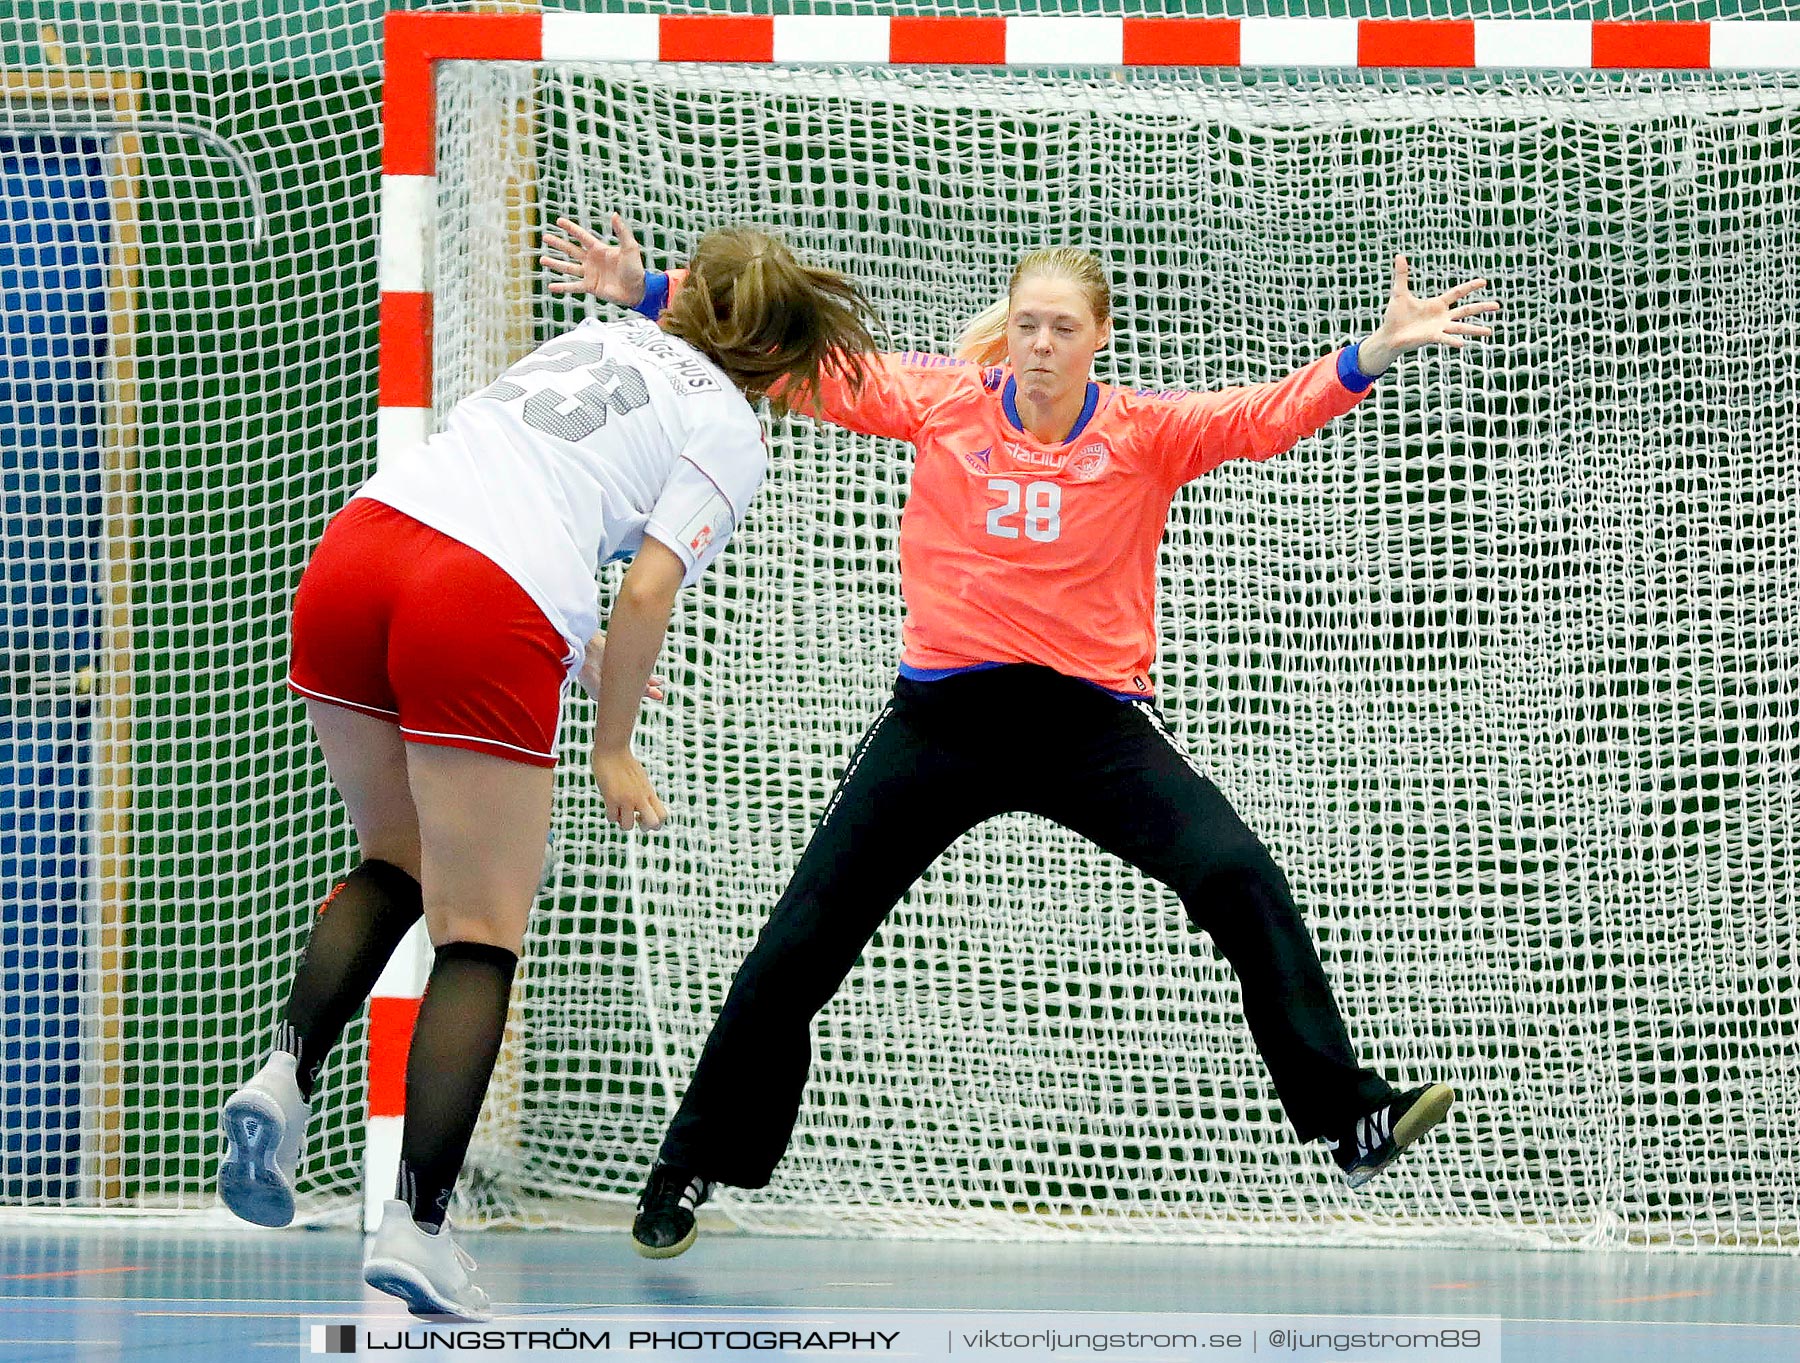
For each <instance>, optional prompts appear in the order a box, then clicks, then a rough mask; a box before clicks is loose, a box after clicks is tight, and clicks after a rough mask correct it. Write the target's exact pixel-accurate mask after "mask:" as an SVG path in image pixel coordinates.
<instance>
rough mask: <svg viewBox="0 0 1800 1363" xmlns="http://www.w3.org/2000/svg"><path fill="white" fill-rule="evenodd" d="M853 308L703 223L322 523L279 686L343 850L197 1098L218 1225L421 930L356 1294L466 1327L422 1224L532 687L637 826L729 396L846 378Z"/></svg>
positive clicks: (484, 946)
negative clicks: (220, 1113)
mask: <svg viewBox="0 0 1800 1363" xmlns="http://www.w3.org/2000/svg"><path fill="white" fill-rule="evenodd" d="M613 223H614V230H615V231H616V232H618V233H619V235H620V239H621V242H622V244H626V245H629V246H630V247H631V249H629V250H624V251H620V252H618V253H616V254H615V255H613V256H612V257H610V258H609V259H607V261H606V263H605V264H604V266H603V267H602V266H600V265H596V266H595V268H604V269H607V270H625V271H631V270H635V271H636V274H637V290H638V291H639V292H641V291H642V288H643V283H642V276H643V268H642V263H641V257H640V255H639V253H638V252H637V250H636V246H635V243H633V242H631V240H630V234H629V232H628V230H627V229H626V228H625V226H624V224H623V222H622V221H620V220H619V219H618V218H617V217H615V218H614V219H613ZM563 226H564V228H565V230H567V231H569V232H570V233H571V235H572V236H575V237H576V238H577V240H579V241H580V242H581V243H582V244H583V246H584V247H585V246H588V245H592V244H595V243H596V241H597V239H596V238H593V237H592V236H591V235H590V234H588V233H586V232H585V231H584V230H582V229H580V228H578V227H576V226H575V225H574V224H573V223H569V222H568V221H567V220H563ZM546 240H547V241H548V242H549V244H550V245H551V246H552V247H553V248H555V249H558V250H561V251H563V252H565V253H566V254H567V255H568V256H570V257H582V258H591V259H594V260H596V261H599V260H600V259H601V257H600V255H599V253H596V252H593V251H589V250H583V249H578V248H577V247H576V246H575V244H574V243H572V242H570V241H568V240H566V239H564V238H561V237H558V236H555V235H550V236H548V237H547V238H546ZM546 263H547V264H550V265H552V267H553V268H558V269H561V270H562V271H563V272H564V273H578V272H579V271H578V270H577V269H576V268H575V267H574V266H572V265H570V263H569V262H568V261H567V260H559V259H554V258H551V257H546ZM696 281H698V284H699V287H698V288H696ZM600 282H601V281H599V280H586V281H583V282H582V283H580V284H576V283H564V282H560V281H559V282H557V283H555V284H552V286H551V288H552V290H553V291H555V292H576V291H591V289H592V287H593V286H595V285H597V284H599V283H600ZM612 282H613V283H614V284H615V285H616V284H617V283H618V281H612ZM627 282H629V281H627ZM869 316H870V309H869V306H868V303H867V301H866V300H865V299H864V298H863V296H862V294H861V293H860V292H859V291H858V290H857V289H856V287H855V286H854V285H852V284H850V283H849V282H848V281H847V280H845V279H844V278H843V277H842V276H840V275H838V274H836V273H834V272H832V271H829V270H822V269H818V268H815V267H810V266H807V265H804V264H802V263H801V262H800V261H798V260H796V259H795V258H794V256H793V255H792V253H791V252H789V251H788V249H787V248H786V247H785V246H784V245H783V244H782V243H780V242H779V241H777V240H775V239H774V238H772V237H770V236H767V235H766V234H764V233H761V232H757V231H753V230H750V229H743V228H731V229H723V230H720V231H715V232H710V233H708V234H707V235H706V236H704V237H703V238H701V240H700V243H699V245H698V247H697V248H696V250H695V253H694V258H693V264H692V273H691V274H690V276H689V282H688V286H687V289H686V290H685V291H684V293H683V295H682V297H681V298H680V299H679V300H677V303H676V305H675V306H673V307H671V308H670V309H669V310H668V312H667V313H665V314H664V316H663V318H662V320H661V322H660V324H652V323H649V322H646V321H644V320H642V319H641V318H635V317H634V318H630V319H628V320H624V321H616V322H602V321H598V320H590V321H587V322H583V323H582V324H581V325H579V326H577V327H576V328H574V330H572V331H570V332H568V333H566V334H565V335H563V336H560V337H558V338H556V339H555V340H552V341H550V342H548V343H547V344H545V345H543V346H541V347H540V348H539V349H538V350H537V351H535V352H534V353H533V354H531V355H530V356H528V357H527V358H525V359H524V360H522V361H520V362H519V363H518V364H516V365H514V366H513V367H512V368H511V369H509V370H507V371H506V373H504V374H503V375H501V376H500V377H499V378H498V379H497V380H496V381H495V382H494V383H492V384H490V385H489V386H488V387H486V388H484V389H482V390H481V391H480V392H478V393H475V394H473V395H472V396H470V397H468V398H465V399H464V400H463V401H462V402H460V403H458V404H457V406H456V407H455V409H454V410H453V411H452V412H451V414H450V417H449V419H448V420H447V421H446V423H445V426H444V429H443V431H441V432H440V433H438V434H437V435H434V436H433V437H432V438H431V439H430V440H428V441H426V442H425V443H424V444H423V445H420V446H418V447H417V448H414V449H411V450H408V451H406V452H404V453H403V454H401V455H399V456H398V457H397V458H395V459H394V460H393V462H392V463H391V464H390V465H389V466H387V467H384V468H383V469H382V470H381V471H380V472H379V473H377V474H376V475H375V477H373V478H372V479H370V480H369V481H368V482H367V483H366V484H365V485H364V486H363V487H362V489H361V490H360V491H359V492H358V493H357V494H356V496H355V497H354V498H353V499H352V500H351V502H350V504H349V505H348V506H347V507H345V508H344V509H343V510H342V511H341V512H340V513H339V514H338V515H337V516H336V517H335V518H334V519H333V520H332V523H331V525H330V526H329V528H328V529H327V530H326V532H325V537H324V539H323V540H322V541H321V543H320V545H319V547H318V549H317V551H316V552H315V553H314V555H313V558H312V560H311V562H309V563H308V565H307V569H306V573H305V575H304V577H303V578H302V580H301V583H300V587H299V590H298V592H297V593H296V595H295V599H294V618H293V655H292V664H291V668H290V674H289V685H290V686H291V687H292V689H293V690H294V691H295V692H297V693H298V694H300V695H301V696H303V697H304V698H305V700H306V707H307V713H308V715H309V717H310V719H311V721H312V724H313V727H314V730H315V732H316V733H317V735H318V738H319V743H320V747H321V748H322V749H323V751H324V756H325V762H326V765H327V767H328V768H329V770H330V772H331V777H332V781H333V782H334V783H335V785H336V786H337V788H338V790H339V792H340V794H341V795H342V796H343V799H344V803H345V806H346V807H347V809H348V811H349V815H350V819H351V822H352V824H353V825H354V826H355V829H356V836H357V843H358V846H359V850H360V852H361V857H362V860H361V862H360V864H359V865H358V866H357V867H356V868H355V869H354V870H353V871H352V872H351V873H350V875H349V876H348V877H346V879H345V880H344V882H343V883H342V884H341V885H339V886H338V887H337V889H336V890H334V891H333V892H332V895H331V897H330V898H329V899H327V900H326V903H325V906H324V908H322V909H321V910H320V912H319V915H318V917H317V918H316V919H315V920H314V923H313V929H312V934H311V937H310V939H309V941H308V943H307V947H306V952H305V955H304V956H303V957H302V959H301V961H300V964H299V967H298V969H297V971H296V973H295V976H294V980H293V986H292V991H291V993H290V996H289V999H288V1005H287V1009H286V1012H285V1014H284V1018H283V1024H282V1031H281V1036H280V1038H279V1040H278V1042H277V1044H276V1047H275V1050H274V1053H273V1055H272V1056H271V1057H270V1058H269V1060H268V1061H267V1062H266V1063H265V1064H264V1065H263V1066H262V1068H261V1069H260V1070H258V1071H257V1073H256V1074H255V1075H254V1076H253V1077H252V1078H251V1079H250V1081H249V1082H248V1083H247V1084H245V1085H244V1087H243V1088H241V1089H239V1090H238V1091H237V1092H236V1093H235V1094H233V1095H232V1096H231V1098H230V1099H229V1100H227V1102H226V1105H225V1111H224V1127H225V1134H226V1151H225V1156H224V1159H223V1162H222V1163H221V1165H220V1170H219V1190H220V1194H221V1196H222V1197H223V1199H224V1201H225V1203H226V1205H227V1206H229V1207H230V1208H231V1209H232V1210H233V1211H234V1212H236V1213H237V1214H238V1215H239V1216H241V1217H243V1218H244V1219H246V1220H249V1221H253V1222H256V1223H258V1224H262V1225H276V1226H279V1225H285V1224H287V1223H288V1222H289V1221H290V1220H291V1219H292V1218H293V1214H294V1175H295V1167H296V1164H297V1162H298V1159H299V1154H300V1147H301V1139H302V1136H303V1133H304V1128H305V1124H306V1120H307V1115H308V1110H309V1104H310V1102H311V1098H312V1092H313V1085H314V1082H315V1081H316V1079H317V1077H318V1073H319V1069H320V1066H321V1064H322V1063H323V1061H324V1059H325V1056H326V1054H327V1053H328V1051H329V1050H330V1048H331V1046H332V1045H333V1043H335V1041H336V1040H337V1038H338V1036H339V1034H340V1033H341V1032H342V1030H343V1028H344V1026H345V1024H346V1023H347V1022H348V1021H349V1019H350V1018H351V1017H352V1016H353V1015H354V1014H355V1012H356V1011H357V1010H358V1009H359V1008H360V1007H361V1006H362V1002H363V1000H364V999H365V998H366V997H367V996H368V994H369V991H370V989H371V988H372V987H373V986H374V984H375V981H376V978H377V976H378V975H379V974H380V972H381V969H382V967H383V966H384V965H385V963H386V962H387V959H388V957H389V956H390V955H391V954H392V953H393V950H394V948H395V947H396V946H397V945H398V944H399V942H400V939H401V938H402V936H404V935H405V933H406V932H407V930H408V929H409V928H410V927H411V926H412V925H413V923H415V922H416V921H417V920H418V919H419V918H420V916H421V915H423V917H424V919H425V922H426V926H427V928H428V930H429V932H430V936H431V942H432V945H433V947H434V949H435V950H434V959H433V964H432V968H431V975H430V979H429V981H428V983H427V986H426V990H425V996H424V999H423V1001H422V1002H421V1004H420V1007H419V1014H418V1020H417V1022H416V1024H415V1026H414V1031H413V1038H412V1047H411V1051H410V1053H409V1055H408V1059H407V1067H406V1104H405V1113H406V1117H405V1125H404V1135H403V1137H402V1145H401V1159H400V1178H399V1187H398V1188H397V1190H396V1196H395V1198H394V1200H392V1201H390V1202H389V1203H388V1205H387V1209H386V1214H385V1216H384V1218H383V1221H382V1225H381V1228H380V1230H379V1231H378V1232H377V1233H376V1235H375V1237H374V1240H373V1242H372V1243H371V1245H370V1248H369V1253H368V1256H367V1258H366V1259H365V1262H364V1270H363V1271H364V1278H365V1280H366V1281H368V1282H369V1283H371V1284H372V1285H374V1286H376V1287H378V1288H381V1289H382V1290H383V1291H387V1292H391V1293H393V1294H394V1295H396V1296H398V1297H400V1298H402V1299H403V1300H405V1301H406V1302H407V1304H408V1306H409V1307H411V1308H412V1310H413V1311H414V1312H415V1313H418V1314H423V1315H432V1316H446V1317H453V1318H459V1319H485V1317H486V1314H487V1307H488V1300H487V1296H486V1294H485V1293H483V1292H482V1290H481V1289H480V1288H479V1287H477V1286H475V1284H474V1283H473V1282H472V1281H471V1279H470V1276H469V1270H470V1269H471V1268H472V1267H473V1265H472V1263H471V1262H470V1261H469V1260H468V1259H467V1256H466V1255H464V1254H462V1252H461V1251H460V1250H458V1249H457V1248H456V1246H455V1245H454V1244H453V1243H452V1241H451V1239H450V1234H449V1231H448V1228H447V1227H446V1226H445V1212H446V1208H447V1206H448V1204H449V1200H450V1193H451V1190H452V1188H453V1187H454V1185H455V1182H456V1178H457V1175H458V1173H459V1172H460V1170H461V1167H462V1161H463V1157H464V1154H465V1153H466V1151H467V1148H468V1142H469V1137H470V1134H471V1133H472V1131H473V1129H474V1125H475V1119H476V1116H477V1114H478V1113H479V1111H480V1108H481V1100H482V1097H483V1095H484V1094H485V1092H486V1090H487V1084H488V1080H489V1077H490V1076H491V1074H492V1071H493V1066H494V1061H495V1058H496V1056H497V1054H498V1052H499V1048H500V1039H501V1033H502V1030H503V1028H504V1026H505V1022H506V1011H507V1001H508V998H509V995H510V993H511V988H512V978H513V972H514V969H515V967H516V966H517V963H518V954H519V951H520V950H521V948H522V946H523V943H524V933H525V922H526V916H527V914H528V913H529V911H530V908H531V902H532V899H533V898H534V896H535V894H536V890H537V885H538V881H539V877H540V874H541V870H542V865H543V852H544V844H545V840H546V838H547V836H548V833H549V827H550V803H551V783H552V768H553V766H554V764H555V756H554V752H555V739H556V726H557V720H558V712H559V708H560V700H561V693H562V690H563V688H564V685H565V683H567V682H568V681H570V680H574V679H577V678H578V679H579V680H580V681H581V683H582V684H583V686H585V687H586V688H587V690H588V691H589V692H590V694H593V695H594V696H595V698H596V700H597V702H598V710H597V719H596V723H595V731H594V746H593V755H592V767H593V772H594V777H595V779H596V781H597V782H598V783H599V786H600V789H601V792H602V794H603V795H604V797H605V800H606V808H607V813H608V816H609V817H610V818H612V819H613V820H614V821H615V822H617V823H618V824H620V825H621V826H622V827H625V828H631V827H642V828H648V829H654V828H657V827H660V826H661V824H662V822H663V819H664V817H665V811H664V809H663V806H662V803H661V801H660V800H659V799H658V798H657V795H656V792H655V790H654V789H653V788H652V786H651V783H650V780H649V777H648V776H647V775H646V773H645V772H644V769H643V767H642V766H641V765H639V763H638V762H637V760H636V758H634V757H633V756H632V753H631V745H630V740H631V733H632V729H633V727H634V726H635V723H636V720H637V712H638V706H639V702H640V699H641V697H642V696H644V695H646V694H647V695H651V696H659V695H660V686H659V684H658V683H657V682H656V681H655V680H654V679H653V678H652V677H651V675H650V674H651V670H652V668H653V666H654V663H655V659H656V655H657V653H658V651H659V650H660V648H661V646H662V639H663V635H664V632H665V631H666V629H667V627H668V621H669V613H670V610H671V608H672V606H673V604H674V598H675V593H676V591H677V590H678V589H679V588H680V587H681V586H682V585H683V584H684V583H689V582H692V581H694V580H695V579H696V578H698V577H699V575H700V574H701V573H702V572H703V571H704V570H705V568H706V566H707V564H708V563H709V562H711V560H712V559H713V558H714V557H715V556H716V555H717V554H718V553H719V551H720V549H721V548H722V547H723V546H724V544H725V541H726V539H727V538H728V537H729V536H730V535H731V532H732V530H733V529H734V528H735V527H736V526H737V525H738V524H739V523H740V522H741V521H742V519H743V516H744V513H745V511H746V510H747V508H748V507H749V504H750V500H751V498H752V497H753V496H754V495H755V493H756V490H757V487H758V486H759V485H760V483H761V482H762V477H763V472H764V469H765V466H766V462H767V454H766V450H765V447H764V444H763V440H762V430H761V426H760V424H759V422H758V420H757V417H756V414H755V412H754V411H753V409H752V408H751V406H750V400H753V399H756V398H759V397H762V396H764V395H765V394H766V393H767V392H768V390H769V388H770V387H771V386H772V385H794V386H796V387H798V388H800V389H802V390H805V389H810V388H814V387H816V385H817V383H818V380H819V378H820V375H821V373H825V372H833V373H840V374H844V375H847V376H849V377H851V378H852V379H853V380H856V381H860V378H861V376H862V374H863V372H864V363H865V361H864V357H865V356H867V355H868V354H869V353H870V352H871V351H872V350H873V348H874V342H873V340H872V339H871V337H870V335H869V331H868V326H867V319H868V317H869ZM771 401H772V403H773V404H774V405H775V406H777V407H780V406H781V405H782V403H781V399H780V398H779V397H777V398H774V399H771ZM619 559H630V560H631V563H630V566H629V567H628V568H627V569H626V571H625V574H624V577H623V580H622V582H621V584H620V587H619V591H618V594H617V597H616V599H615V600H614V602H613V607H612V611H611V614H610V616H609V618H608V621H607V630H606V632H605V634H604V635H602V634H601V633H600V632H599V630H598V624H599V621H598V611H597V608H596V605H595V596H596V584H595V574H596V572H597V570H598V568H599V565H601V564H603V563H606V562H609V561H613V560H619Z"/></svg>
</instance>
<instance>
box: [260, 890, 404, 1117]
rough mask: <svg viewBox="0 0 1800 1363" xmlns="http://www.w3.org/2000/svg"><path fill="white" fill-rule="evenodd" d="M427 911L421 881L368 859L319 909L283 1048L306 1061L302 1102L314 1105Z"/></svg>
mask: <svg viewBox="0 0 1800 1363" xmlns="http://www.w3.org/2000/svg"><path fill="white" fill-rule="evenodd" d="M423 907H424V906H423V903H422V901H421V898H420V894H419V882H418V881H416V880H414V879H413V878H412V877H411V876H409V875H408V874H407V873H406V872H405V871H402V870H401V869H400V868H399V867H398V866H394V865H392V864H390V863H388V862H385V861H365V862H363V864H362V865H360V866H358V867H357V868H356V869H355V870H354V871H352V872H351V873H350V874H349V875H348V876H346V877H345V878H344V883H343V884H342V885H339V886H338V887H337V889H335V890H333V891H332V892H331V897H330V898H329V899H327V900H326V901H325V905H324V907H323V908H321V909H320V910H319V916H318V917H317V918H316V919H314V920H313V930H312V937H311V938H310V939H309V940H308V941H307V944H306V953H305V955H303V956H302V957H301V958H300V968H299V970H298V971H296V972H295V974H294V987H293V989H292V991H291V992H290V993H289V994H288V1005H287V1017H286V1020H285V1021H284V1023H283V1025H282V1036H281V1048H282V1049H283V1050H285V1051H287V1052H289V1053H290V1054H292V1055H295V1056H297V1057H298V1058H299V1061H300V1063H299V1065H298V1066H297V1067H296V1068H297V1074H298V1078H299V1081H300V1096H301V1097H303V1098H306V1099H308V1100H309V1101H310V1100H311V1098H312V1092H313V1084H314V1083H315V1082H316V1081H317V1079H318V1077H319V1067H320V1066H322V1065H323V1064H324V1063H325V1057H326V1056H327V1055H328V1054H330V1051H331V1048H332V1047H333V1046H335V1045H336V1044H337V1039H338V1037H339V1036H341V1035H342V1034H343V1031H344V1026H345V1024H346V1023H348V1022H349V1021H350V1019H351V1018H352V1017H354V1016H355V1015H356V1010H357V1009H358V1008H361V1007H362V1005H363V1000H364V999H366V998H368V997H369V991H370V990H371V989H373V988H374V987H375V981H376V980H377V979H379V978H380V977H381V970H382V967H383V966H385V965H386V964H387V961H388V957H390V956H392V955H393V954H394V948H395V947H397V946H399V945H400V939H401V938H402V937H404V936H406V931H407V929H408V928H410V927H412V925H413V924H414V923H416V922H418V921H419V915H420V913H421V912H422V911H423Z"/></svg>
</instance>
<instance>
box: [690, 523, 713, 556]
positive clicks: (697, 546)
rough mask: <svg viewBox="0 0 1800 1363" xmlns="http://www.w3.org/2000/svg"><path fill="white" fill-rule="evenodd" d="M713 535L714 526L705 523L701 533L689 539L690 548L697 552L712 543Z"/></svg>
mask: <svg viewBox="0 0 1800 1363" xmlns="http://www.w3.org/2000/svg"><path fill="white" fill-rule="evenodd" d="M712 537H713V528H712V527H711V526H710V525H703V526H701V527H700V533H699V534H697V535H695V536H694V537H693V538H692V539H691V540H689V541H688V548H690V549H692V550H693V551H694V552H695V553H696V554H697V553H699V552H700V551H701V550H702V549H704V548H706V546H707V545H709V544H711V543H712Z"/></svg>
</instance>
